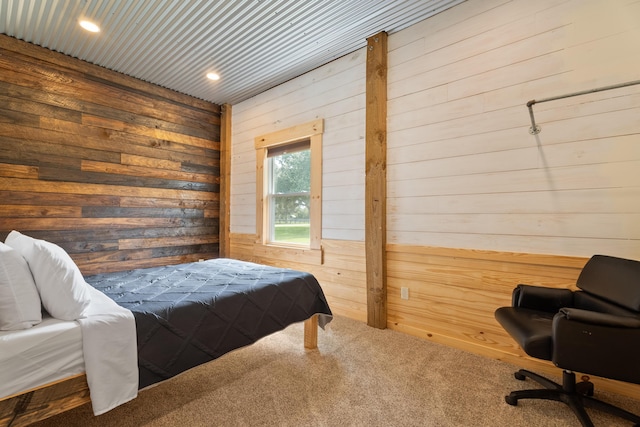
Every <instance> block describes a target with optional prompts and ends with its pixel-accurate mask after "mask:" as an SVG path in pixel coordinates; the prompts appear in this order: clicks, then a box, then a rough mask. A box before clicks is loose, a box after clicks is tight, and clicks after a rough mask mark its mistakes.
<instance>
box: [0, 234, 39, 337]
mask: <svg viewBox="0 0 640 427" xmlns="http://www.w3.org/2000/svg"><path fill="white" fill-rule="evenodd" d="M41 321H42V305H41V304H40V296H39V295H38V290H37V289H36V284H35V283H34V282H33V277H32V276H31V271H29V265H27V261H26V260H25V259H24V258H23V257H22V255H20V254H19V253H18V251H16V250H15V249H13V248H12V247H11V246H8V245H5V244H4V243H2V242H0V330H2V331H15V330H17V329H27V328H30V327H32V326H33V325H37V324H38V323H40V322H41Z"/></svg>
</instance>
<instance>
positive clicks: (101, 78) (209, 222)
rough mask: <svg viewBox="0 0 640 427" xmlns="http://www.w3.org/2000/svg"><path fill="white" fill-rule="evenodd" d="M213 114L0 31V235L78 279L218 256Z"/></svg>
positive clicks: (213, 109)
mask: <svg viewBox="0 0 640 427" xmlns="http://www.w3.org/2000/svg"><path fill="white" fill-rule="evenodd" d="M219 140H220V108H219V106H217V105H214V104H211V103H208V102H204V101H201V100H198V99H195V98H192V97H188V96H185V95H182V94H178V93H176V92H173V91H169V90H166V89H164V88H161V87H158V86H154V85H151V84H148V83H145V82H143V81H140V80H136V79H133V78H130V77H127V76H124V75H121V74H118V73H115V72H112V71H109V70H106V69H103V68H100V67H97V66H94V65H91V64H89V63H86V62H83V61H80V60H77V59H74V58H71V57H67V56H64V55H62V54H59V53H56V52H52V51H49V50H47V49H44V48H40V47H37V46H35V45H31V44H29V43H25V42H22V41H19V40H16V39H13V38H11V37H7V36H0V239H1V240H4V238H5V237H6V235H7V234H8V233H9V231H11V230H12V229H15V230H18V231H21V232H23V233H25V234H28V235H31V236H33V237H36V238H42V239H46V240H49V241H52V242H54V243H57V244H59V245H60V246H62V247H63V248H64V249H65V250H66V251H67V252H69V253H70V255H71V257H72V258H73V259H74V260H75V261H76V263H77V264H78V266H79V267H80V270H81V271H82V272H83V273H84V274H92V273H97V272H105V271H114V270H125V269H130V268H137V267H147V266H153V265H164V264H172V263H179V262H187V261H197V260H198V259H201V258H211V257H217V256H218V242H219V237H218V219H219V166H220V165H219V159H220V142H219Z"/></svg>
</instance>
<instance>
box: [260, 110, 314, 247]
mask: <svg viewBox="0 0 640 427" xmlns="http://www.w3.org/2000/svg"><path fill="white" fill-rule="evenodd" d="M322 131H323V121H322V120H316V121H313V122H310V123H305V124H303V125H299V126H295V127H293V128H289V129H284V130H282V131H278V132H274V133H272V134H268V135H263V136H260V137H257V138H256V139H255V148H256V163H257V164H256V171H257V176H256V228H257V233H258V240H259V242H258V243H259V244H261V245H273V246H281V247H292V248H297V249H310V250H317V249H320V240H321V230H322V222H321V214H322V200H321V189H322V182H321V180H322V170H321V168H322Z"/></svg>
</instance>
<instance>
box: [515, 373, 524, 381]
mask: <svg viewBox="0 0 640 427" xmlns="http://www.w3.org/2000/svg"><path fill="white" fill-rule="evenodd" d="M513 376H514V377H516V379H517V380H520V381H524V380H525V379H527V377H526V376H525V375H522V374H521V373H520V371H518V372H516V373H515V374H513Z"/></svg>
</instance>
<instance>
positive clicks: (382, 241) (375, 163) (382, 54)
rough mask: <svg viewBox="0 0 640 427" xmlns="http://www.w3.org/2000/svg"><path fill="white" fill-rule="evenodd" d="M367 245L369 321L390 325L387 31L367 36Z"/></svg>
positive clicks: (380, 326) (371, 324)
mask: <svg viewBox="0 0 640 427" xmlns="http://www.w3.org/2000/svg"><path fill="white" fill-rule="evenodd" d="M366 79H367V81H366V91H367V93H366V132H365V134H366V137H365V138H366V148H365V164H366V166H365V167H366V176H365V247H366V264H367V324H368V325H369V326H373V327H376V328H380V329H384V328H386V327H387V265H386V251H385V250H386V244H387V236H386V233H387V226H386V221H387V218H386V216H387V208H386V203H387V33H385V32H380V33H378V34H376V35H374V36H371V37H369V38H368V39H367V72H366Z"/></svg>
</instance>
